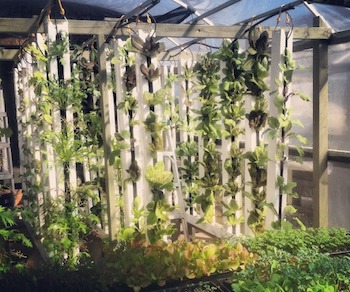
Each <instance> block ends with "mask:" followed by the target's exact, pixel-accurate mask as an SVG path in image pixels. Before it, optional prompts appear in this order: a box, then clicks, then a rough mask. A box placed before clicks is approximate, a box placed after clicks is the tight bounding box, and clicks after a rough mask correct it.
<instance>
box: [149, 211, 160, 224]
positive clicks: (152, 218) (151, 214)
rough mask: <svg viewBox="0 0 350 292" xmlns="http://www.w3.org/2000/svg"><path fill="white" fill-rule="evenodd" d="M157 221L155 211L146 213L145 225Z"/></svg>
mask: <svg viewBox="0 0 350 292" xmlns="http://www.w3.org/2000/svg"><path fill="white" fill-rule="evenodd" d="M157 222H158V218H157V216H156V214H155V213H153V212H150V213H148V215H147V225H156V224H157Z"/></svg>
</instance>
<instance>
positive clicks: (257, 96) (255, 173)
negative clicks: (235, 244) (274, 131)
mask: <svg viewBox="0 0 350 292" xmlns="http://www.w3.org/2000/svg"><path fill="white" fill-rule="evenodd" d="M248 41H249V45H250V46H249V48H248V49H247V53H248V54H247V58H246V61H245V63H244V65H243V68H244V69H245V70H246V73H245V75H244V76H245V84H246V86H247V93H249V94H251V96H252V97H253V102H254V106H253V108H252V109H251V111H250V112H249V113H246V114H245V116H246V118H247V119H248V122H249V127H250V128H251V129H252V130H254V131H255V133H256V146H255V149H253V150H252V151H248V152H247V153H245V154H244V157H245V159H248V171H249V174H250V180H251V182H250V184H251V193H248V192H245V196H247V197H248V198H249V199H251V201H252V202H253V205H254V206H253V210H250V215H249V217H248V219H247V221H248V226H249V227H250V228H251V229H252V230H253V232H254V233H260V232H262V231H263V230H264V228H265V227H264V225H265V217H266V212H265V208H266V206H268V205H267V204H266V182H267V180H266V178H267V173H266V168H267V151H266V149H265V148H264V146H263V142H262V141H260V138H261V131H262V130H263V128H264V127H265V125H266V122H267V119H268V112H267V105H268V104H267V99H266V98H265V96H264V92H265V91H266V90H268V89H269V87H268V85H267V84H266V82H265V79H266V77H268V75H269V67H270V54H269V52H268V33H267V32H266V31H263V32H260V31H259V30H258V29H257V28H256V27H253V28H252V29H250V30H249V36H248ZM247 182H248V178H247V179H246V183H247Z"/></svg>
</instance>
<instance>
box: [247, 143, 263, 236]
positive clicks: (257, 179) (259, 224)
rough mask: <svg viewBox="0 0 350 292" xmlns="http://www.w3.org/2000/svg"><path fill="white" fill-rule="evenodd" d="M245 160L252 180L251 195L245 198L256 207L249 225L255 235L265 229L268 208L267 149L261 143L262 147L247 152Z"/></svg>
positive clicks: (250, 216) (250, 217)
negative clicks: (266, 209)
mask: <svg viewBox="0 0 350 292" xmlns="http://www.w3.org/2000/svg"><path fill="white" fill-rule="evenodd" d="M244 158H245V159H248V171H249V175H250V179H251V181H250V184H251V193H248V192H245V196H246V197H248V198H249V199H250V200H251V201H252V203H253V205H254V209H253V210H251V211H250V214H249V216H248V219H247V223H248V226H249V227H250V228H251V229H252V230H253V232H254V233H255V234H259V233H261V232H263V231H264V229H265V217H266V214H265V208H266V207H267V206H268V205H267V203H266V183H267V171H266V168H267V162H268V155H267V149H266V148H265V146H264V144H262V143H261V145H260V146H257V147H255V149H254V151H248V152H246V153H245V154H244Z"/></svg>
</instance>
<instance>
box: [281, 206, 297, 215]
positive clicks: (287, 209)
mask: <svg viewBox="0 0 350 292" xmlns="http://www.w3.org/2000/svg"><path fill="white" fill-rule="evenodd" d="M283 211H284V213H285V214H294V213H296V212H297V209H295V208H294V207H293V206H292V205H287V206H286V207H285V208H284V210H283Z"/></svg>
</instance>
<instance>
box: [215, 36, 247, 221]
mask: <svg viewBox="0 0 350 292" xmlns="http://www.w3.org/2000/svg"><path fill="white" fill-rule="evenodd" d="M218 58H219V59H220V60H221V61H223V62H224V63H225V65H226V68H223V70H222V71H223V74H224V75H225V77H224V78H223V80H222V83H221V84H220V97H221V114H222V118H223V123H224V127H225V131H224V132H223V136H224V138H226V139H228V140H229V141H230V142H231V149H230V156H229V157H228V158H227V159H226V161H224V168H225V171H226V172H227V173H228V175H229V178H228V181H227V183H226V184H225V185H224V196H225V197H229V201H228V202H227V203H225V202H223V205H224V207H225V212H224V214H223V215H224V216H226V218H227V220H228V222H229V223H230V224H231V225H237V224H240V223H242V222H243V221H244V218H243V216H241V217H239V218H237V217H236V212H237V211H238V210H239V209H240V208H241V206H239V205H238V203H237V201H236V198H235V197H236V194H238V193H239V192H240V191H241V190H242V188H243V186H242V183H241V182H239V180H238V178H239V177H240V175H241V170H242V163H243V156H242V151H241V150H240V149H239V142H238V139H239V136H240V135H242V134H243V132H244V131H243V129H242V126H241V123H242V121H243V120H244V117H245V116H244V114H245V110H244V95H245V93H246V91H247V86H246V84H245V76H244V75H245V70H244V68H243V66H244V61H245V55H244V54H242V53H239V44H238V41H234V42H231V43H229V42H227V41H224V42H223V44H222V48H221V49H220V54H219V56H218Z"/></svg>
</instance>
